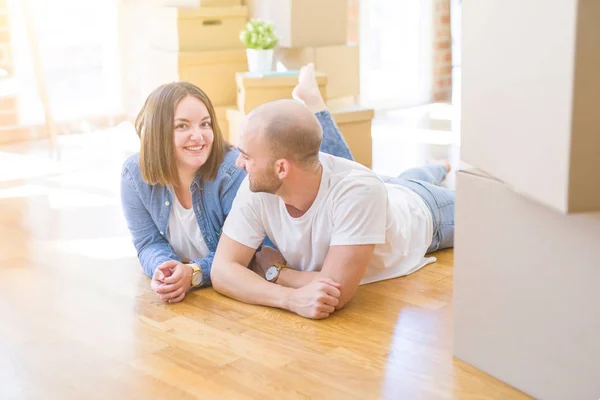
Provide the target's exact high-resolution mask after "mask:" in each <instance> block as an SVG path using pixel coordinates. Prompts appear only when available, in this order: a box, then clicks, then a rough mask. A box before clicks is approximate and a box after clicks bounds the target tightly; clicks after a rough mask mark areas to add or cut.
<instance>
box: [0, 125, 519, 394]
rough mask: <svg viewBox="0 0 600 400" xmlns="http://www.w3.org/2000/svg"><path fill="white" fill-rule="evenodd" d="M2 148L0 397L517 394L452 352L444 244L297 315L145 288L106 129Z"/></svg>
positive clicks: (116, 146) (116, 148) (114, 142)
mask: <svg viewBox="0 0 600 400" xmlns="http://www.w3.org/2000/svg"><path fill="white" fill-rule="evenodd" d="M62 139H64V140H62V146H63V159H62V160H61V161H60V162H56V161H52V160H50V159H49V158H48V151H47V149H46V148H44V147H43V146H41V147H38V148H36V147H35V146H28V147H24V146H13V147H11V148H4V149H0V234H1V235H2V240H1V241H0V263H1V264H0V265H1V269H0V399H188V398H190V399H192V398H201V399H271V398H272V399H378V398H382V399H449V398H452V399H454V398H455V399H521V398H527V397H526V396H524V395H523V394H521V393H520V392H518V391H516V390H514V389H512V388H510V387H509V386H507V385H505V384H503V383H502V382H500V381H498V380H496V379H494V378H492V377H490V376H487V375H485V374H483V373H482V372H480V371H478V370H476V369H475V368H473V367H471V366H469V365H467V364H465V363H463V362H461V361H459V360H455V359H453V358H452V278H453V277H452V275H453V266H452V251H444V252H440V253H438V254H437V256H438V262H437V263H435V264H432V265H430V266H427V267H426V268H424V269H423V270H421V271H419V272H417V273H415V274H414V275H412V276H409V277H406V278H401V279H395V280H390V281H386V282H381V283H376V284H372V285H367V286H363V287H361V288H360V289H359V291H358V294H357V296H356V298H355V299H354V300H353V301H352V302H351V303H350V304H349V305H348V306H347V308H346V309H344V310H342V311H340V312H338V313H337V314H335V315H333V316H332V317H330V318H329V319H327V320H323V321H311V320H307V319H303V318H301V317H298V316H295V315H292V314H290V313H287V312H283V311H279V310H272V309H267V308H262V307H254V306H248V305H244V304H241V303H237V302H234V301H232V300H229V299H227V298H225V297H223V296H221V295H219V294H217V293H215V292H214V291H213V290H212V289H205V290H199V291H197V292H195V293H193V294H191V295H189V296H188V297H187V298H186V300H185V301H184V302H183V303H181V304H176V305H167V304H163V303H161V302H160V301H158V300H157V299H156V298H155V296H154V295H153V293H152V292H151V291H150V290H149V280H148V278H146V277H145V276H144V275H143V273H142V270H141V268H140V267H139V265H138V263H137V260H136V258H135V254H134V251H133V248H132V246H131V244H130V240H129V237H128V233H127V230H126V227H125V224H124V222H123V218H122V215H121V211H120V206H119V189H118V182H119V178H120V164H121V162H122V160H123V159H124V158H125V157H126V155H127V154H129V152H130V150H131V148H127V147H128V146H122V144H123V141H125V142H126V140H124V137H123V136H120V133H119V132H112V133H110V134H106V135H91V136H89V137H86V138H78V137H68V138H62Z"/></svg>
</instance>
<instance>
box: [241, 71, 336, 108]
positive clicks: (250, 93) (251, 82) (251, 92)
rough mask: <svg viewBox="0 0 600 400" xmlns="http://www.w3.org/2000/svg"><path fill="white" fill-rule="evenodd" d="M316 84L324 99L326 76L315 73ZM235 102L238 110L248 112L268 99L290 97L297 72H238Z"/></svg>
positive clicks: (296, 80) (325, 94)
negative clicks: (263, 73) (264, 73)
mask: <svg viewBox="0 0 600 400" xmlns="http://www.w3.org/2000/svg"><path fill="white" fill-rule="evenodd" d="M316 78H317V84H318V85H319V90H320V91H321V95H322V96H323V98H324V99H327V89H326V86H327V76H326V75H325V74H321V73H317V74H316ZM236 83H237V90H238V93H237V104H238V108H239V110H240V111H242V112H243V113H244V114H248V113H249V112H250V111H252V110H253V109H255V108H256V107H258V106H260V105H261V104H264V103H268V102H270V101H275V100H281V99H291V98H292V92H293V91H294V88H295V87H296V85H298V74H297V73H289V74H288V73H285V74H278V73H272V74H266V75H262V74H254V73H249V72H244V73H238V74H237V75H236Z"/></svg>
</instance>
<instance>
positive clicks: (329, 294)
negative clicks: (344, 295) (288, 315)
mask: <svg viewBox="0 0 600 400" xmlns="http://www.w3.org/2000/svg"><path fill="white" fill-rule="evenodd" d="M339 297H340V285H339V283H337V282H334V281H333V280H331V279H329V278H317V279H316V280H314V281H313V282H311V283H309V284H308V285H306V286H304V287H301V288H299V289H295V290H294V291H293V292H292V293H291V294H290V296H289V298H288V304H287V306H288V307H287V308H288V309H289V310H290V311H292V312H295V313H296V314H298V315H300V316H302V317H306V318H312V319H323V318H327V317H329V315H330V314H331V313H333V312H334V311H335V307H336V306H337V305H338V302H339Z"/></svg>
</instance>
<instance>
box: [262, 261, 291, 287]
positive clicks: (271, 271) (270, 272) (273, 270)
mask: <svg viewBox="0 0 600 400" xmlns="http://www.w3.org/2000/svg"><path fill="white" fill-rule="evenodd" d="M284 268H287V265H285V264H279V263H275V264H273V265H271V266H270V267H269V268H267V271H266V272H265V279H266V280H267V281H268V282H272V283H275V281H277V278H279V274H280V273H281V270H282V269H284Z"/></svg>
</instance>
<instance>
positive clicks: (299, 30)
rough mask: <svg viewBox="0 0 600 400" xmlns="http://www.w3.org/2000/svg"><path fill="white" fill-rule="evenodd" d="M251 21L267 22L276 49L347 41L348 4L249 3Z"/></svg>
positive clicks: (310, 0) (308, 0)
mask: <svg viewBox="0 0 600 400" xmlns="http://www.w3.org/2000/svg"><path fill="white" fill-rule="evenodd" d="M251 7H252V17H254V18H260V19H264V20H268V21H271V22H273V23H274V24H275V31H276V33H277V35H278V36H279V38H280V39H279V46H280V47H307V46H330V45H342V44H346V43H347V41H348V0H327V1H322V0H253V1H252V5H251Z"/></svg>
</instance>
